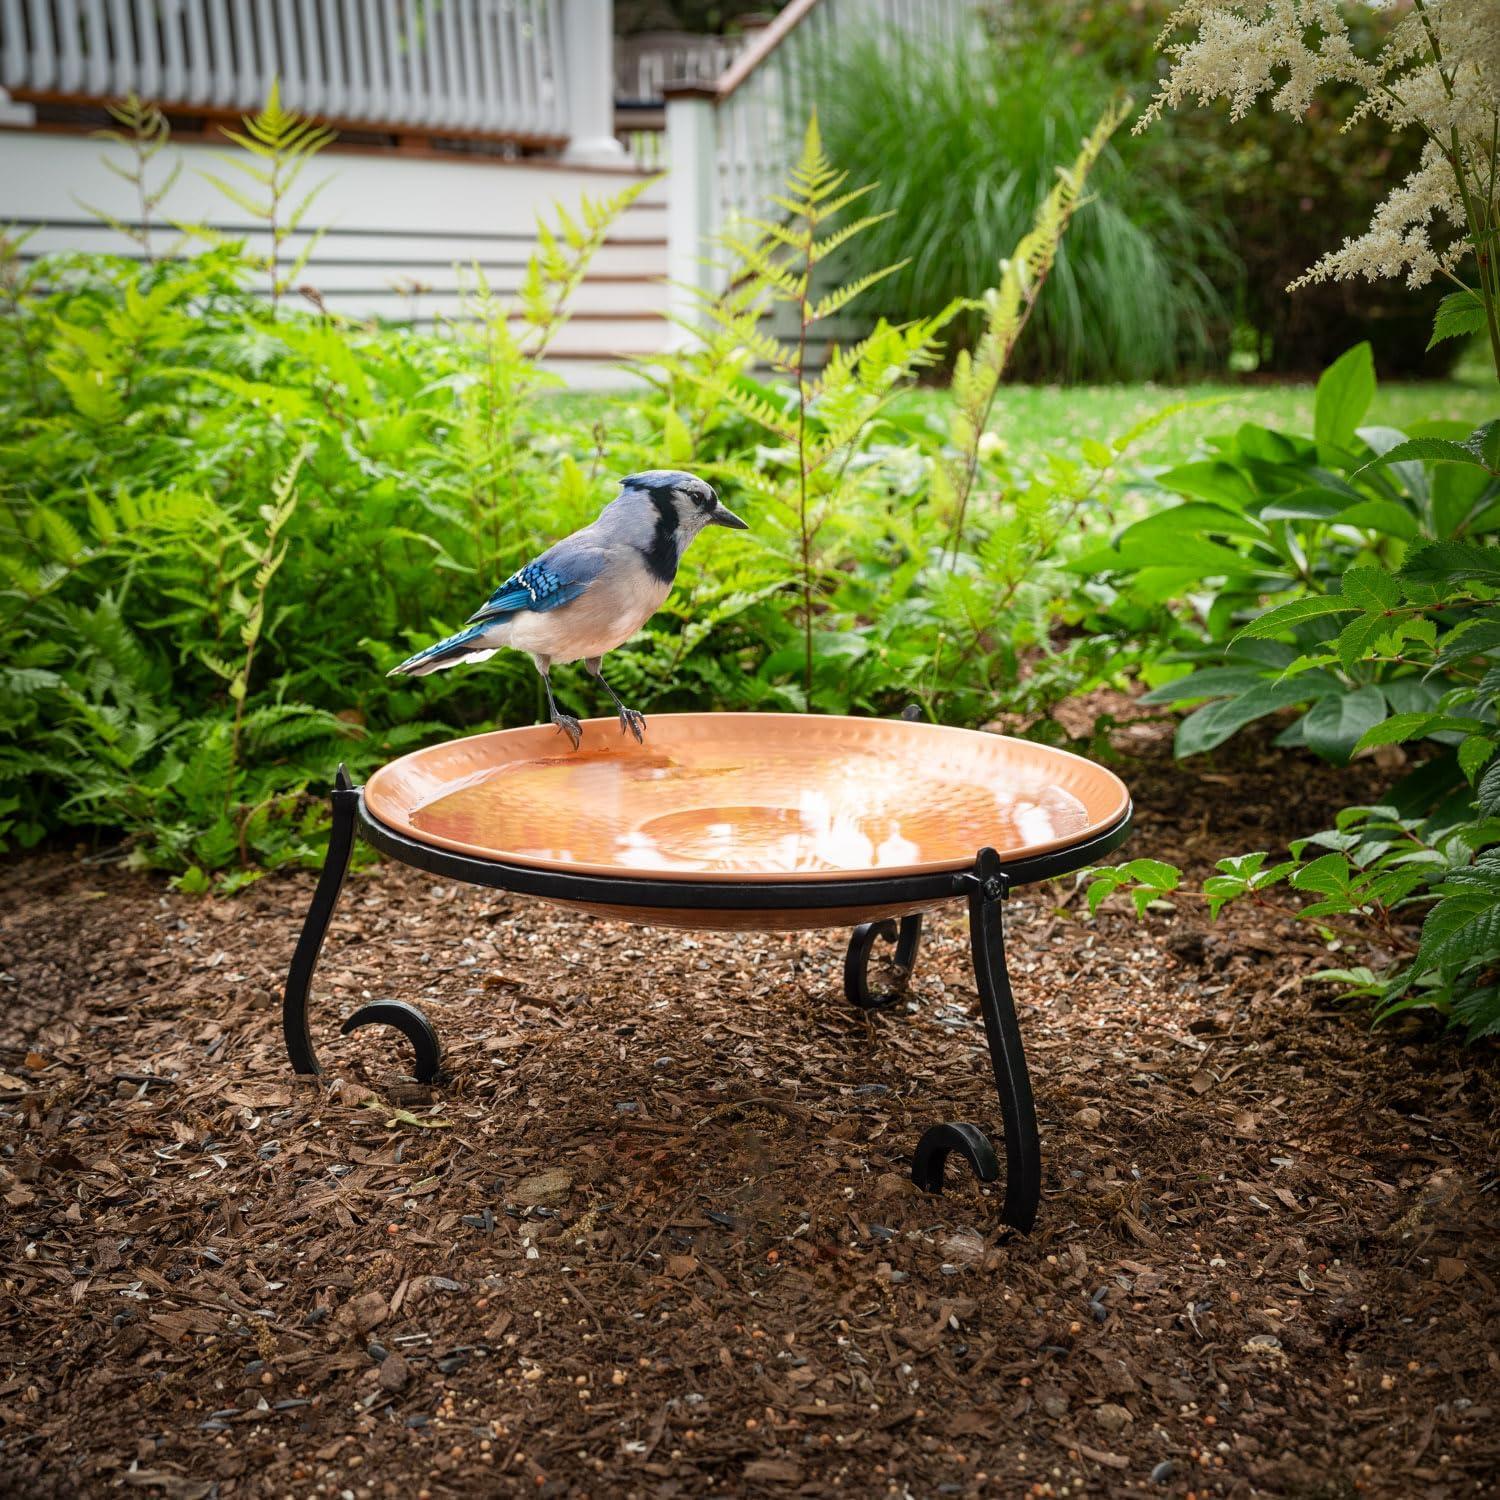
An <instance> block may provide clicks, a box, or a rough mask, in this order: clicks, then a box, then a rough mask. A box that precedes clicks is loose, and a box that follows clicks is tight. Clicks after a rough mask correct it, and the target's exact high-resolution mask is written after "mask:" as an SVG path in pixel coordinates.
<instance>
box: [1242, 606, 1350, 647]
mask: <svg viewBox="0 0 1500 1500" xmlns="http://www.w3.org/2000/svg"><path fill="white" fill-rule="evenodd" d="M1358 608H1359V606H1358V605H1357V604H1352V603H1350V601H1349V600H1347V599H1344V598H1341V597H1340V596H1339V595H1338V594H1313V595H1311V596H1310V597H1309V598H1306V599H1293V600H1292V601H1291V602H1290V603H1288V604H1278V605H1277V606H1276V607H1275V608H1274V609H1268V610H1267V611H1266V612H1265V614H1263V615H1261V616H1260V617H1259V618H1258V619H1255V620H1252V621H1251V622H1250V623H1249V624H1248V625H1246V626H1245V627H1244V629H1242V630H1240V631H1238V632H1237V633H1236V634H1235V635H1234V636H1233V637H1232V638H1231V640H1230V645H1233V644H1234V642H1235V641H1239V640H1243V639H1245V638H1246V637H1247V636H1248V637H1251V638H1254V637H1257V636H1272V635H1279V634H1280V633H1281V632H1282V631H1283V630H1288V629H1290V628H1291V627H1292V626H1293V625H1300V624H1302V622H1303V621H1304V620H1316V619H1318V618H1319V617H1320V616H1322V615H1348V614H1353V613H1354V612H1355V611H1356V610H1357V609H1358Z"/></svg>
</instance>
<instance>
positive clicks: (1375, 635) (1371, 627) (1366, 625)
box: [1336, 615, 1396, 672]
mask: <svg viewBox="0 0 1500 1500" xmlns="http://www.w3.org/2000/svg"><path fill="white" fill-rule="evenodd" d="M1395 628H1396V622H1395V621H1394V620H1392V619H1391V618H1390V617H1389V616H1387V615H1357V616H1356V617H1355V618H1354V619H1352V620H1350V622H1349V623H1348V624H1347V625H1346V626H1344V628H1343V629H1342V630H1341V631H1340V632H1339V638H1338V643H1337V648H1336V649H1337V651H1338V658H1339V665H1340V666H1342V667H1343V669H1344V670H1345V671H1346V672H1353V670H1354V668H1355V667H1356V666H1357V665H1358V664H1359V663H1360V662H1361V661H1363V660H1364V658H1365V657H1366V656H1367V655H1368V654H1369V653H1370V651H1371V648H1372V647H1373V646H1374V644H1375V642H1376V641H1378V640H1379V639H1380V637H1381V636H1383V635H1389V634H1390V633H1391V631H1392V630H1394V629H1395Z"/></svg>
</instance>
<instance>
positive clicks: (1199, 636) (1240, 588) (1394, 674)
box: [1075, 344, 1500, 1035]
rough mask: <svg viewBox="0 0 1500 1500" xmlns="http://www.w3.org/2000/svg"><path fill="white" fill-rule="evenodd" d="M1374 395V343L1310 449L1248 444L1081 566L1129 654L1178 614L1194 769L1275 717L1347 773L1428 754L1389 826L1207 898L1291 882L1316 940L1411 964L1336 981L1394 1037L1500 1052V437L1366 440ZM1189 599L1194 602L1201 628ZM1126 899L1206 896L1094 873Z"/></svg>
mask: <svg viewBox="0 0 1500 1500" xmlns="http://www.w3.org/2000/svg"><path fill="white" fill-rule="evenodd" d="M1374 393H1375V373H1374V366H1373V361H1372V358H1371V352H1370V348H1369V345H1367V344H1361V345H1359V346H1357V347H1356V348H1354V349H1352V350H1350V351H1349V352H1348V353H1347V354H1345V355H1344V356H1343V357H1342V358H1340V359H1339V360H1338V361H1337V362H1336V363H1335V364H1334V365H1333V366H1332V367H1331V368H1330V369H1329V370H1328V371H1327V373H1326V374H1325V375H1324V376H1323V378H1322V380H1321V381H1320V382H1319V385H1318V393H1317V404H1316V412H1315V430H1314V432H1313V433H1312V434H1310V435H1291V434H1286V433H1280V432H1275V431H1271V430H1269V429H1266V428H1263V427H1258V426H1254V425H1252V424H1246V425H1245V426H1242V427H1241V428H1240V429H1239V430H1238V431H1237V432H1235V433H1233V434H1229V435H1226V436H1225V437H1223V438H1222V439H1220V440H1219V441H1217V442H1216V443H1214V444H1212V445H1211V447H1212V450H1213V456H1212V457H1211V458H1208V459H1205V460H1204V461H1202V462H1200V463H1193V464H1187V465H1182V466H1180V467H1178V468H1175V469H1172V470H1169V471H1168V472H1166V473H1164V474H1162V475H1161V476H1159V481H1158V482H1159V483H1160V484H1161V485H1162V486H1163V487H1164V488H1166V489H1168V490H1170V491H1172V492H1174V493H1176V494H1177V495H1179V496H1181V497H1182V501H1181V503H1180V504H1177V505H1174V506H1170V507H1167V508H1164V509H1161V510H1158V511H1156V512H1154V513H1153V514H1151V515H1150V516H1148V517H1146V518H1145V519H1143V520H1141V521H1138V522H1136V523H1135V524H1134V525H1131V526H1129V527H1127V528H1126V529H1125V530H1124V531H1123V532H1122V533H1121V534H1120V535H1119V536H1118V537H1117V538H1115V540H1114V542H1113V543H1112V545H1111V546H1109V547H1108V548H1103V549H1100V550H1097V551H1095V552H1092V553H1090V554H1089V555H1088V556H1086V557H1084V558H1081V559H1080V560H1079V561H1078V563H1077V564H1076V565H1075V566H1076V567H1077V568H1078V570H1079V571H1080V572H1083V573H1087V574H1089V575H1091V576H1092V577H1093V579H1094V580H1095V583H1096V586H1099V585H1101V584H1102V585H1105V586H1107V588H1108V589H1112V590H1114V591H1115V592H1114V593H1113V595H1112V597H1110V598H1109V599H1108V600H1107V602H1106V605H1105V610H1104V613H1105V614H1106V615H1108V614H1109V613H1111V612H1118V613H1119V617H1120V618H1121V620H1122V621H1124V622H1125V623H1124V624H1123V625H1122V626H1121V627H1120V628H1123V629H1125V630H1128V631H1129V632H1130V633H1131V634H1132V635H1134V634H1135V633H1136V632H1137V631H1138V630H1139V629H1140V619H1141V614H1140V612H1141V611H1158V612H1163V613H1162V614H1161V615H1160V618H1161V619H1162V621H1163V623H1164V626H1165V628H1164V630H1163V632H1162V633H1163V635H1164V636H1165V637H1166V638H1167V639H1168V641H1169V642H1174V643H1175V648H1174V649H1169V650H1167V651H1166V652H1164V653H1163V655H1162V656H1161V658H1160V659H1159V661H1158V662H1157V663H1156V664H1155V666H1154V669H1153V671H1154V675H1156V676H1157V677H1161V676H1163V675H1166V674H1167V673H1171V674H1172V675H1171V676H1170V680H1168V681H1166V682H1164V683H1161V684H1160V685H1159V686H1157V687H1156V688H1155V689H1154V690H1153V691H1151V692H1150V693H1148V694H1147V695H1146V697H1145V699H1144V701H1145V702H1147V703H1158V704H1169V705H1172V706H1174V707H1179V708H1184V707H1187V708H1191V712H1190V713H1189V714H1188V715H1187V717H1186V718H1184V719H1183V720H1182V722H1181V723H1180V725H1179V726H1178V730H1177V741H1176V748H1177V753H1178V755H1180V756H1188V755H1197V754H1203V753H1206V752H1209V751H1212V750H1213V749H1214V747H1216V746H1218V745H1220V744H1222V743H1224V741H1226V740H1227V739H1229V738H1230V737H1231V736H1232V735H1234V734H1236V733H1238V732H1239V731H1240V730H1241V729H1243V728H1244V727H1245V726H1246V725H1247V724H1250V723H1253V722H1255V721H1256V720H1258V719H1264V718H1267V717H1270V716H1276V717H1277V718H1278V719H1285V720H1288V722H1286V723H1285V725H1284V727H1283V728H1282V730H1281V732H1280V734H1279V735H1278V737H1277V741H1276V742H1277V744H1279V745H1282V746H1288V747H1290V746H1305V747H1307V748H1308V749H1310V750H1312V751H1313V752H1314V753H1316V754H1318V755H1320V756H1322V757H1324V758H1325V759H1327V760H1330V761H1334V762H1344V761H1347V760H1349V759H1350V757H1351V756H1353V755H1355V754H1359V753H1361V752H1365V751H1368V750H1371V749H1372V748H1374V747H1377V746H1381V745H1396V744H1406V743H1414V744H1416V745H1417V746H1418V747H1419V749H1418V752H1417V753H1418V755H1419V760H1418V764H1417V766H1416V768H1415V769H1414V770H1413V771H1412V772H1411V774H1410V775H1408V776H1407V777H1406V778H1404V780H1402V781H1401V782H1400V783H1398V784H1397V785H1396V786H1395V787H1393V788H1392V790H1391V791H1390V792H1389V793H1388V794H1387V796H1386V797H1385V799H1384V800H1383V802H1382V803H1381V805H1379V806H1375V807H1352V808H1349V809H1347V810H1346V811H1345V812H1343V813H1342V814H1340V816H1339V818H1338V820H1337V825H1336V827H1335V828H1333V829H1330V830H1327V831H1325V832H1321V833H1315V834H1313V835H1312V836H1311V837H1310V838H1308V839H1305V840H1301V841H1299V842H1298V843H1296V844H1295V845H1293V848H1292V851H1291V852H1292V858H1291V859H1289V860H1283V861H1281V862H1279V863H1274V864H1268V863H1267V856H1266V854H1265V853H1263V852H1258V853H1254V854H1249V855H1242V856H1235V857H1232V858H1228V859H1225V860H1222V861H1220V863H1219V867H1218V873H1217V874H1216V875H1214V876H1213V877H1211V878H1210V879H1209V880H1208V881H1207V882H1205V884H1204V887H1203V890H1202V892H1201V895H1202V897H1203V899H1205V900H1206V901H1207V903H1208V905H1209V907H1210V909H1211V910H1212V911H1215V912H1217V911H1218V910H1219V909H1220V908H1222V906H1223V905H1224V904H1225V903H1226V902H1228V901H1231V900H1240V899H1251V900H1257V901H1265V900H1268V899H1270V898H1268V897H1267V895H1266V893H1267V892H1268V891H1270V890H1271V889H1272V888H1273V887H1276V886H1279V885H1282V884H1283V883H1285V884H1288V885H1289V886H1290V887H1291V888H1292V889H1294V890H1296V891H1299V892H1302V893H1304V894H1306V895H1308V896H1311V897H1312V898H1314V899H1313V900H1312V901H1311V903H1310V904H1308V905H1306V906H1304V907H1302V908H1301V909H1300V911H1299V913H1298V914H1299V915H1300V916H1302V917H1303V918H1305V919H1307V920H1309V921H1313V922H1317V923H1320V924H1323V925H1324V926H1325V927H1327V928H1329V930H1330V931H1333V930H1340V931H1342V932H1343V933H1344V935H1346V936H1348V935H1350V934H1351V931H1352V935H1353V936H1355V937H1356V938H1357V939H1360V940H1362V941H1371V940H1378V942H1379V944H1380V945H1381V946H1383V947H1384V948H1386V949H1387V950H1389V951H1392V952H1394V953H1396V954H1398V955H1400V957H1399V958H1398V960H1397V962H1396V963H1395V965H1394V966H1393V967H1392V968H1391V969H1390V971H1389V972H1387V973H1384V974H1382V975H1379V976H1377V975H1375V974H1373V973H1371V972H1370V971H1369V970H1368V969H1362V970H1360V971H1358V972H1357V973H1356V972H1355V971H1353V970H1340V971H1335V972H1331V973H1329V974H1328V975H1325V976H1324V977H1326V978H1330V979H1336V980H1338V981H1340V982H1342V983H1345V984H1346V985H1353V986H1354V987H1355V990H1356V991H1357V992H1359V993H1366V994H1370V995H1373V996H1375V997H1376V998H1377V1000H1378V1002H1379V1006H1380V1012H1379V1013H1380V1015H1381V1016H1383V1017H1384V1016H1391V1015H1395V1014H1397V1013H1399V1012H1401V1011H1404V1010H1407V1009H1410V1008H1413V1007H1416V1006H1426V1007H1431V1008H1433V1009H1436V1010H1438V1011H1439V1012H1441V1013H1442V1014H1444V1015H1449V1016H1451V1017H1453V1018H1454V1020H1455V1021H1457V1022H1460V1023H1462V1024H1463V1025H1465V1026H1466V1027H1467V1028H1468V1029H1469V1031H1470V1033H1471V1034H1472V1035H1488V1034H1492V1033H1500V858H1497V855H1496V853H1495V852H1494V851H1495V849H1496V846H1500V761H1497V759H1496V752H1497V750H1500V724H1497V703H1500V546H1497V545H1495V543H1494V538H1495V537H1496V536H1497V534H1500V421H1497V422H1490V423H1488V424H1486V425H1484V426H1482V427H1480V428H1479V429H1478V430H1477V431H1474V432H1468V431H1465V430H1464V429H1463V428H1462V427H1458V426H1456V425H1455V424H1451V423H1429V424H1426V426H1425V427H1424V428H1423V429H1422V430H1420V431H1416V432H1412V433H1403V432H1398V431H1396V430H1394V429H1392V428H1386V427H1365V426H1361V425H1360V424H1361V421H1362V418H1363V417H1364V414H1365V412H1366V410H1367V409H1368V406H1369V403H1370V401H1371V399H1372V397H1373V396H1374ZM1172 599H1187V600H1189V601H1192V603H1193V608H1192V611H1191V614H1190V615H1189V616H1188V617H1187V618H1186V619H1185V620H1184V619H1183V617H1182V615H1181V614H1180V613H1177V614H1171V613H1166V612H1165V605H1166V601H1168V600H1172ZM1268 604H1269V607H1267V605H1268ZM1184 667H1186V668H1189V669H1190V670H1187V671H1186V672H1185V674H1183V675H1178V674H1179V673H1182V669H1183V668H1184ZM1117 889H1129V890H1130V891H1131V892H1132V894H1133V897H1134V899H1135V902H1136V906H1137V909H1138V910H1144V909H1145V908H1146V907H1147V906H1148V905H1149V904H1150V903H1151V901H1152V900H1154V899H1158V898H1164V897H1166V896H1168V894H1169V893H1175V896H1174V899H1179V900H1180V899H1182V898H1183V895H1184V894H1185V893H1184V892H1183V890H1182V888H1181V874H1180V872H1179V871H1178V870H1176V869H1175V868H1174V867H1172V866H1170V865H1166V864H1161V863H1158V862H1154V861H1139V860H1138V861H1134V862H1132V863H1131V864H1129V865H1125V866H1121V867H1119V868H1117V869H1114V870H1109V871H1098V872H1095V878H1094V881H1093V887H1092V892H1091V901H1092V903H1093V904H1094V905H1096V906H1097V904H1098V902H1099V901H1100V900H1102V899H1103V898H1104V897H1105V896H1107V895H1109V894H1110V893H1111V892H1112V891H1114V890H1117ZM1419 915H1422V916H1423V917H1424V920H1423V922H1422V925H1421V929H1420V932H1418V930H1417V929H1416V927H1415V925H1414V920H1415V918H1416V917H1417V916H1419ZM1351 923H1352V928H1351Z"/></svg>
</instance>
